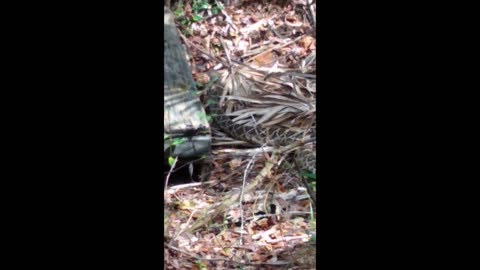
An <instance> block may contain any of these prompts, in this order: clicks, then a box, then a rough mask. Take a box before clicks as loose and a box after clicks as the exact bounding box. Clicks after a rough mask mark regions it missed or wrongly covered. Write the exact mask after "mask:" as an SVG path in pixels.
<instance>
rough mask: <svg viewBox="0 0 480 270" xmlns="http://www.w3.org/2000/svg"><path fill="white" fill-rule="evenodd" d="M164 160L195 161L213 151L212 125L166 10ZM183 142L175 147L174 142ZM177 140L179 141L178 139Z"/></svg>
mask: <svg viewBox="0 0 480 270" xmlns="http://www.w3.org/2000/svg"><path fill="white" fill-rule="evenodd" d="M164 14H165V21H164V26H163V31H164V45H165V49H164V52H163V55H164V70H165V71H164V84H163V89H164V109H165V112H164V113H165V117H164V119H163V126H164V129H165V134H164V138H165V137H167V138H169V139H164V153H165V157H167V156H172V157H179V158H195V157H199V156H202V155H205V154H207V153H208V152H209V151H210V144H211V135H210V125H209V123H208V121H207V118H206V114H205V110H204V109H203V107H202V104H201V102H200V100H199V98H198V97H197V95H196V90H197V89H196V87H195V82H194V80H193V77H192V73H191V70H190V67H189V65H188V63H187V60H186V53H185V50H184V48H183V46H182V43H181V42H180V37H179V35H178V32H177V29H176V27H175V23H174V17H173V13H172V12H171V11H170V10H169V9H168V8H167V7H164ZM178 138H180V139H181V138H183V139H184V140H183V141H184V142H183V143H181V144H176V145H173V144H174V143H173V142H174V141H175V139H178ZM177 141H178V140H177Z"/></svg>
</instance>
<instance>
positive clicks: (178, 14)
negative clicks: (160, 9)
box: [174, 9, 185, 17]
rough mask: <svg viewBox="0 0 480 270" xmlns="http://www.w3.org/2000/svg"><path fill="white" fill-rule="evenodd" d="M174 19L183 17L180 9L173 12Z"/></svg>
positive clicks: (183, 14) (183, 13)
mask: <svg viewBox="0 0 480 270" xmlns="http://www.w3.org/2000/svg"><path fill="white" fill-rule="evenodd" d="M174 14H175V17H181V16H185V12H184V11H183V10H181V9H177V10H176V11H175V12H174Z"/></svg>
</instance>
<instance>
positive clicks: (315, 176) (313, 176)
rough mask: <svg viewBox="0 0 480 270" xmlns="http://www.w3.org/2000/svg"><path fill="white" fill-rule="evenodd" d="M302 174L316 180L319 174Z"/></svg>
mask: <svg viewBox="0 0 480 270" xmlns="http://www.w3.org/2000/svg"><path fill="white" fill-rule="evenodd" d="M302 176H305V177H307V178H310V179H315V180H316V179H317V175H316V174H314V173H302Z"/></svg>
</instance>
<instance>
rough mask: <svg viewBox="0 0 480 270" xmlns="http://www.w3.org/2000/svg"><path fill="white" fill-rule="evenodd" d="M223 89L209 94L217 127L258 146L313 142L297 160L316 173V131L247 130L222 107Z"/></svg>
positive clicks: (218, 87) (216, 86) (297, 153)
mask: <svg viewBox="0 0 480 270" xmlns="http://www.w3.org/2000/svg"><path fill="white" fill-rule="evenodd" d="M221 91H222V86H221V85H220V84H218V83H215V84H213V85H212V87H211V89H210V90H209V99H210V100H211V102H209V104H208V109H209V111H210V114H211V116H212V117H213V120H214V125H215V126H216V127H217V128H218V129H220V130H221V131H223V132H224V133H226V134H227V135H229V136H230V137H232V138H234V139H237V140H241V141H245V142H248V143H250V144H252V145H255V146H265V145H267V146H273V147H282V146H288V145H291V144H293V143H295V142H298V141H299V140H304V141H305V140H308V139H313V143H311V144H307V145H305V146H303V147H300V148H299V149H298V150H296V151H295V154H294V158H295V162H296V163H297V164H298V166H299V169H300V170H301V171H306V172H311V173H316V147H315V145H316V137H315V133H316V132H315V130H314V129H313V130H312V131H311V132H310V134H307V135H306V134H305V132H299V131H295V130H292V129H287V128H284V127H280V126H272V127H262V126H260V125H257V126H247V125H244V124H239V123H236V122H234V121H233V119H232V118H231V117H230V116H228V115H227V114H226V113H225V111H224V110H223V109H222V108H221V107H220V100H221V99H220V93H221Z"/></svg>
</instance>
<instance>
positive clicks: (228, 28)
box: [164, 0, 317, 269]
mask: <svg viewBox="0 0 480 270" xmlns="http://www.w3.org/2000/svg"><path fill="white" fill-rule="evenodd" d="M228 2H231V3H229V5H227V4H226V3H225V1H218V0H217V1H208V0H187V1H178V3H175V4H174V5H173V6H172V7H171V10H172V11H173V12H174V14H175V16H176V25H177V27H178V30H179V33H180V35H181V38H182V41H183V43H184V45H185V47H186V49H187V51H188V54H189V57H188V61H189V63H190V65H191V67H192V74H193V77H194V79H195V81H196V82H197V86H198V88H199V90H200V91H199V95H200V96H201V98H202V99H203V101H204V103H205V104H207V103H208V100H207V99H208V97H207V96H206V94H205V91H202V90H205V89H207V88H208V85H209V82H210V81H211V79H212V78H211V76H210V75H209V74H210V73H209V72H210V71H212V70H215V71H224V72H226V73H228V72H230V73H231V72H232V69H235V70H236V71H237V72H239V73H242V76H243V77H244V78H250V80H251V81H252V82H253V83H254V84H257V85H258V84H260V83H265V81H269V82H270V86H271V87H272V88H271V89H275V91H277V90H276V89H280V88H282V89H286V90H285V91H297V92H299V95H305V96H309V97H312V98H310V99H309V100H310V102H312V103H313V104H315V102H316V92H315V91H316V87H315V85H316V84H315V80H316V77H315V72H316V64H315V62H316V26H315V23H316V21H315V16H316V4H315V3H312V2H313V1H309V0H303V1H302V0H297V1H228ZM300 73H301V74H309V75H310V76H311V77H308V78H310V79H305V78H304V79H302V80H300V79H299V80H295V79H292V77H294V76H293V75H292V74H300ZM259 74H260V75H261V76H260V75H259ZM275 74H277V75H278V76H276V79H274V80H268V79H267V77H269V76H270V75H275ZM264 75H265V76H264ZM259 76H260V77H259ZM262 76H263V77H262ZM226 77H228V76H226ZM262 78H263V79H262ZM297 84H301V86H297ZM267 88H268V87H267ZM272 91H273V90H272ZM272 93H273V92H272ZM302 93H303V94H302ZM281 109H282V108H280V109H279V111H281ZM283 109H285V108H283ZM308 113H310V115H309V117H310V118H311V117H312V116H313V115H312V114H314V113H315V111H313V112H310V111H309V112H308ZM270 117H273V116H270ZM313 119H315V118H313ZM270 120H271V121H273V120H272V119H270ZM212 135H213V151H212V155H211V156H210V157H208V158H207V160H206V161H205V164H206V166H207V168H208V172H209V174H208V175H206V177H207V178H206V179H204V180H205V181H202V182H193V183H187V184H182V185H176V186H169V187H168V188H166V189H165V191H164V195H165V209H164V210H165V214H164V225H165V226H164V236H165V241H164V259H165V262H164V268H165V269H315V268H316V227H317V226H316V205H315V201H316V200H315V194H316V175H315V173H313V174H312V173H307V174H302V173H301V172H298V171H297V170H295V169H294V168H293V167H292V166H289V165H288V162H286V161H285V162H284V164H282V166H274V165H275V164H281V163H282V162H283V160H284V157H283V156H281V155H280V156H279V155H278V153H277V152H275V149H271V148H270V147H263V148H258V147H256V148H252V147H249V145H248V144H245V142H240V141H236V140H234V139H231V138H228V136H227V135H226V134H224V133H222V132H221V131H220V130H216V129H213V130H212ZM285 160H287V159H285ZM273 161H275V164H274V165H272V162H273Z"/></svg>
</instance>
